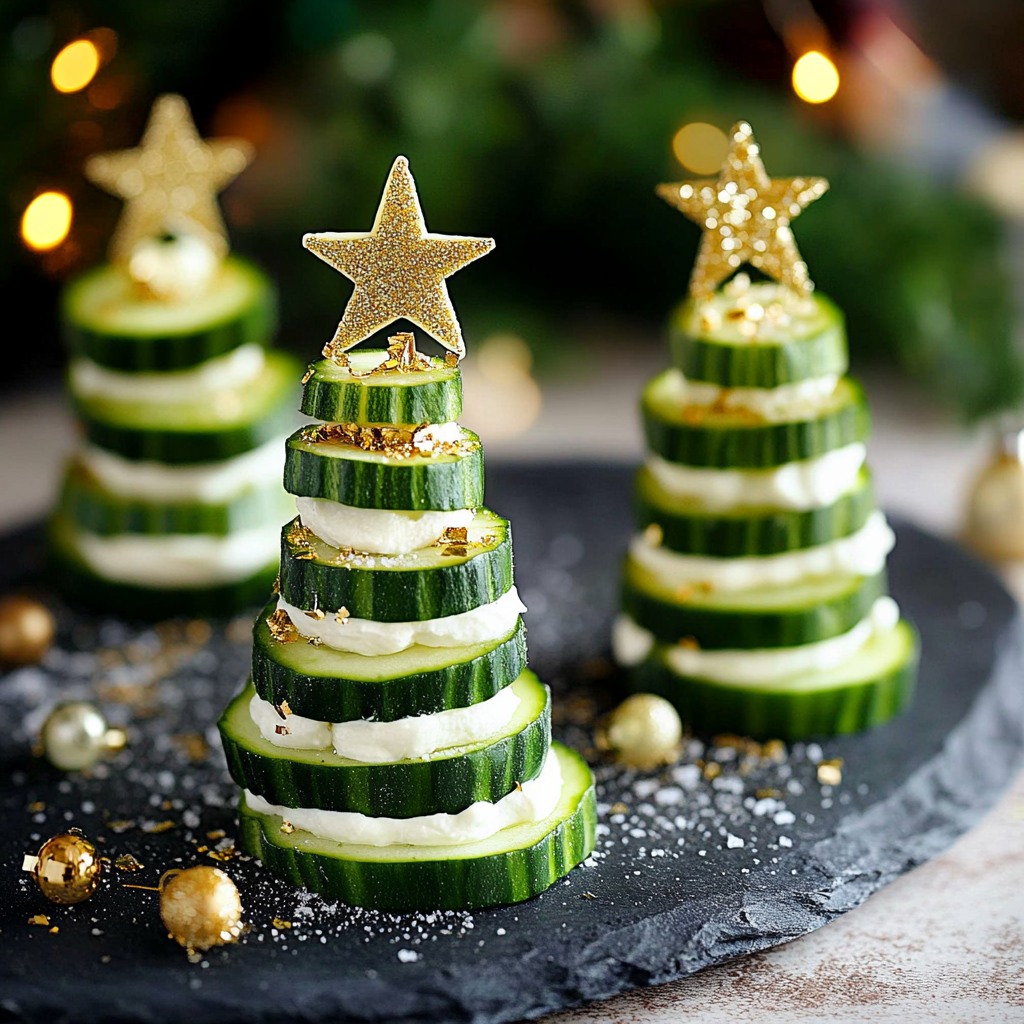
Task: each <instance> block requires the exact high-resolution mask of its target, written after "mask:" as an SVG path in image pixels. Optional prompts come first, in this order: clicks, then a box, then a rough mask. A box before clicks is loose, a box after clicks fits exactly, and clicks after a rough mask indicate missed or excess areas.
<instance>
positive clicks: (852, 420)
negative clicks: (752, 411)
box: [643, 377, 871, 469]
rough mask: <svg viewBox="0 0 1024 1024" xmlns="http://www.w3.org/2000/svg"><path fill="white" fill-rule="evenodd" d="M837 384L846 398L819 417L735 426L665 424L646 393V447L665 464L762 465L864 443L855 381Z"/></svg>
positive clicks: (863, 408)
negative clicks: (846, 399) (845, 391)
mask: <svg viewBox="0 0 1024 1024" xmlns="http://www.w3.org/2000/svg"><path fill="white" fill-rule="evenodd" d="M840 386H845V387H846V389H847V390H848V391H849V392H850V397H849V401H847V402H844V403H843V404H842V405H840V406H839V407H838V408H836V409H832V410H829V411H828V412H826V413H825V414H824V415H821V416H818V417H815V418H814V419H805V420H794V421H790V422H786V423H768V422H765V423H758V424H754V425H740V426H719V425H715V424H712V423H707V424H699V423H696V424H690V423H682V422H678V421H676V422H670V421H668V420H666V419H664V418H663V417H662V416H661V415H659V413H658V412H657V410H655V409H653V408H652V407H651V405H650V404H649V403H648V401H647V393H646V391H645V394H644V401H643V420H644V434H645V436H646V439H647V446H648V448H649V449H650V450H651V451H653V452H655V453H656V454H658V455H660V456H661V457H662V458H663V459H666V460H668V461H669V462H677V463H680V464H682V465H686V466H701V467H711V468H717V469H767V468H769V467H771V466H781V465H783V464H784V463H787V462H796V461H799V460H802V459H812V458H817V457H818V456H820V455H824V454H825V453H826V452H830V451H832V450H834V449H836V448H844V447H846V445H849V444H853V443H854V442H857V441H864V440H866V439H867V437H868V434H869V433H870V432H871V413H870V411H869V409H868V403H867V399H866V398H865V397H864V393H863V391H862V390H861V388H860V385H859V384H856V383H855V382H853V381H852V380H850V378H848V377H847V378H846V379H845V381H844V383H843V384H841V385H840Z"/></svg>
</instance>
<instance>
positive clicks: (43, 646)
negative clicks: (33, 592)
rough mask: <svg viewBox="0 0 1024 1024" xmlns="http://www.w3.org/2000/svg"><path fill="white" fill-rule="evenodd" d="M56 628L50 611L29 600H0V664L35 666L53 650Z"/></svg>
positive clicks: (11, 597) (10, 596)
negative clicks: (51, 647) (51, 646)
mask: <svg viewBox="0 0 1024 1024" xmlns="http://www.w3.org/2000/svg"><path fill="white" fill-rule="evenodd" d="M56 629H57V627H56V625H55V623H54V621H53V615H52V614H51V613H50V609H49V608H47V607H46V606H45V605H42V604H40V603H39V602H38V601H33V600H32V599H31V598H30V597H19V596H18V595H15V594H12V595H9V596H8V597H3V598H0V662H2V663H3V664H4V665H9V666H17V665H32V664H35V662H37V661H39V659H40V658H42V656H43V655H44V654H45V653H46V652H47V651H48V650H49V649H50V644H52V643H53V636H54V633H55V632H56Z"/></svg>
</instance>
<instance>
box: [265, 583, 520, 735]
mask: <svg viewBox="0 0 1024 1024" xmlns="http://www.w3.org/2000/svg"><path fill="white" fill-rule="evenodd" d="M276 607H277V604H276V602H271V603H269V604H268V605H267V606H266V607H265V608H264V609H263V611H262V612H261V614H260V616H259V618H258V619H257V620H256V625H255V626H254V627H253V650H252V679H253V685H254V686H255V688H256V692H257V693H258V694H259V695H260V696H261V697H262V698H263V699H264V700H266V701H269V702H270V703H271V704H277V705H280V704H281V703H282V702H283V701H287V702H288V706H289V707H290V708H291V710H292V711H293V712H294V713H295V714H296V715H301V716H302V717H304V718H316V719H319V720H320V721H324V722H350V721H354V720H355V719H359V718H366V719H373V720H374V721H378V722H392V721H394V720H395V719H396V718H409V717H411V716H413V715H428V714H434V713H435V712H438V711H447V710H449V709H451V708H464V707H468V706H469V705H470V704H477V703H479V702H480V701H484V700H487V699H489V698H490V697H493V696H494V695H495V694H496V693H498V691H499V690H502V689H503V688H504V687H506V686H508V685H509V684H510V683H512V682H513V681H514V680H515V679H516V678H517V677H518V676H519V674H520V673H521V672H522V671H523V669H524V668H526V627H525V626H524V625H523V622H522V620H519V622H518V623H517V624H516V627H515V629H514V630H512V632H511V633H509V634H507V635H506V636H503V637H499V638H498V639H497V640H492V641H488V642H486V643H481V644H471V645H469V646H466V647H455V648H451V647H422V646H419V645H416V646H415V647H410V648H409V649H408V650H405V651H401V652H399V653H398V654H385V655H380V656H378V657H372V658H371V657H366V656H364V655H362V654H348V653H346V652H344V651H336V650H334V649H333V648H331V647H327V646H320V647H313V646H312V645H310V644H308V643H306V642H304V641H301V640H299V641H292V642H290V643H282V642H281V641H279V640H275V639H274V637H273V636H272V635H271V632H270V629H269V628H268V626H267V618H268V617H269V616H270V615H271V614H272V612H273V611H274V609H275V608H276Z"/></svg>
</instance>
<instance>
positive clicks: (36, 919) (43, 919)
mask: <svg viewBox="0 0 1024 1024" xmlns="http://www.w3.org/2000/svg"><path fill="white" fill-rule="evenodd" d="M28 923H29V924H34V925H36V926H38V927H39V928H49V927H50V919H49V918H48V917H47V916H46V915H45V914H33V915H32V917H30V918H29V919H28Z"/></svg>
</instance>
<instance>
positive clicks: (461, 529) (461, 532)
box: [441, 526, 469, 544]
mask: <svg viewBox="0 0 1024 1024" xmlns="http://www.w3.org/2000/svg"><path fill="white" fill-rule="evenodd" d="M441 540H443V541H447V542H448V543H449V544H465V543H467V541H468V540H469V530H468V529H467V528H466V527H465V526H449V527H447V528H446V529H445V531H444V533H443V534H442V535H441Z"/></svg>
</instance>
